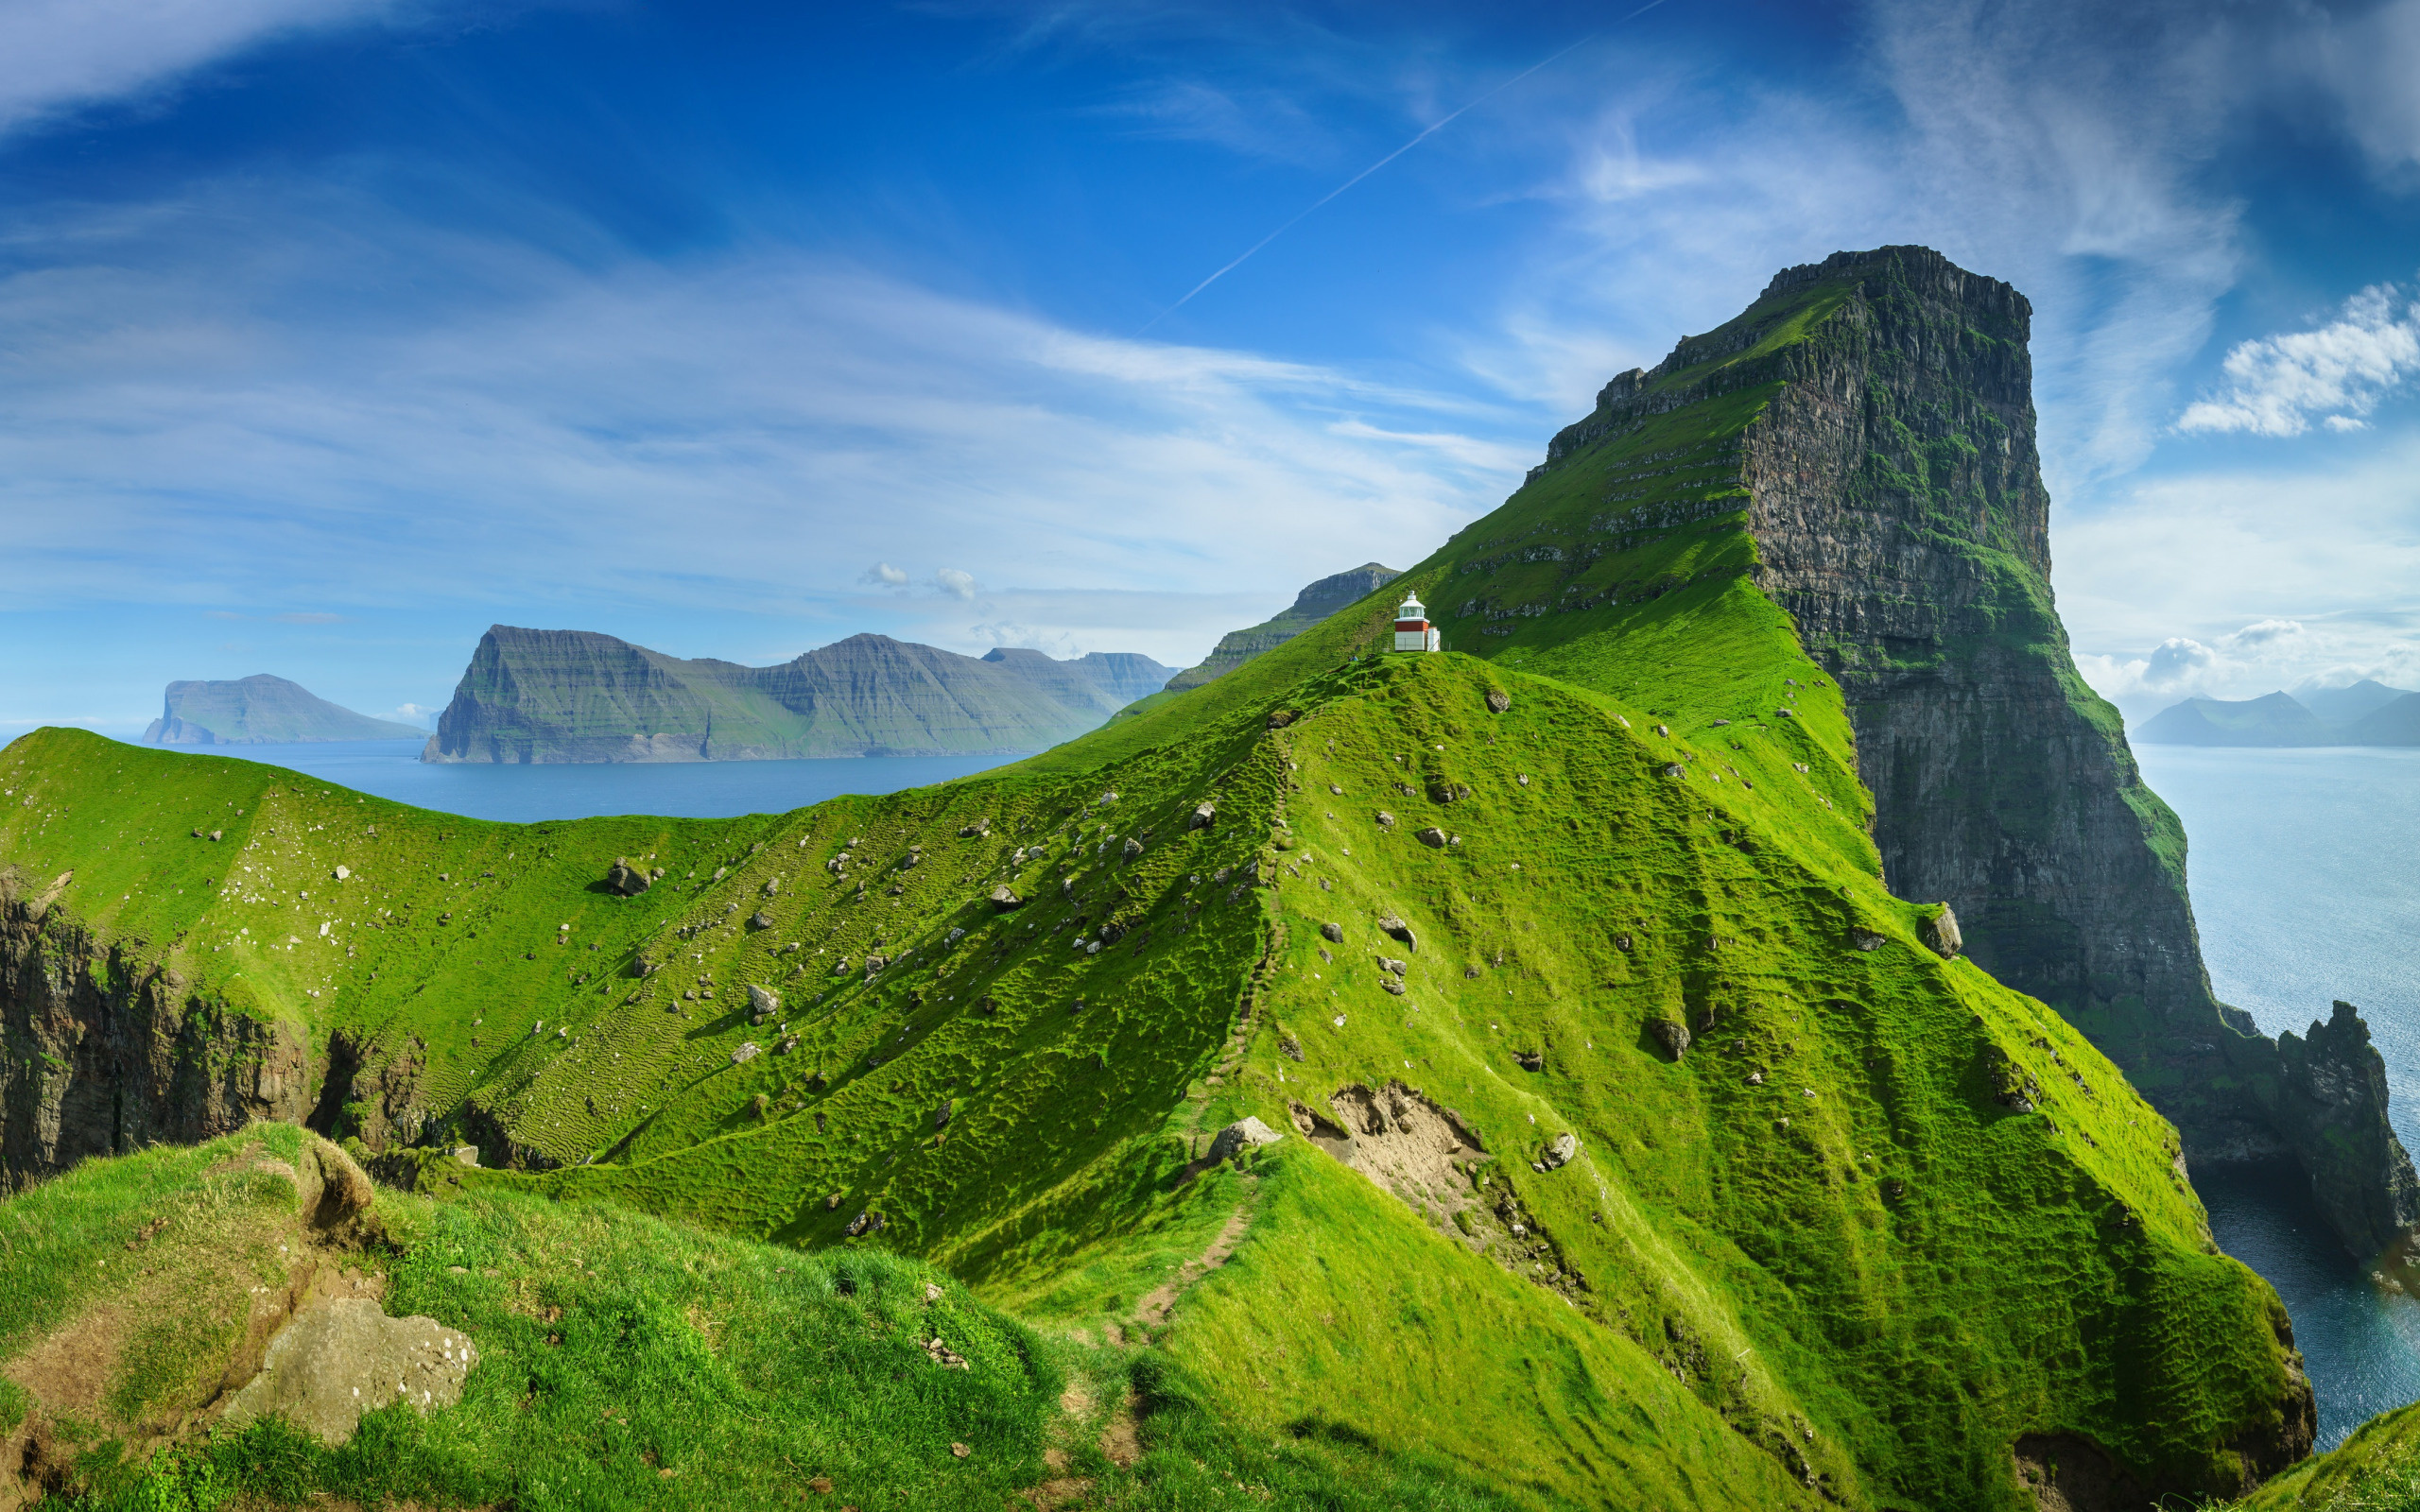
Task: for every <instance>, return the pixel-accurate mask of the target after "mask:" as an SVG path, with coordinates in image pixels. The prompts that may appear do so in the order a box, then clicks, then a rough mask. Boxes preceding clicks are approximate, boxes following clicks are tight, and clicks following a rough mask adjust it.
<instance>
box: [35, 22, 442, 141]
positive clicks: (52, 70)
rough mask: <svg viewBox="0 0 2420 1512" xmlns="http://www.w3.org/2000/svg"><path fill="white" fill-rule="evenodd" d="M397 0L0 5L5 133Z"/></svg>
mask: <svg viewBox="0 0 2420 1512" xmlns="http://www.w3.org/2000/svg"><path fill="white" fill-rule="evenodd" d="M397 6H398V0H9V3H8V4H6V5H0V132H6V131H9V130H10V129H16V128H19V127H22V126H25V125H27V124H29V123H32V122H37V121H40V120H43V119H44V118H46V117H49V116H52V115H55V114H57V113H58V112H61V111H63V110H68V109H72V108H74V107H76V106H79V105H86V104H91V103H94V102H95V101H101V100H110V99H116V98H119V97H121V96H125V95H128V94H135V93H137V92H139V91H143V90H147V89H151V88H154V87H157V86H159V85H161V84H164V83H165V82H167V81H169V80H171V79H174V78H176V77H179V76H181V75H182V74H185V73H187V72H188V71H190V70H192V69H194V68H197V67H199V66H200V65H202V64H204V63H208V62H210V61H212V60H215V59H217V58H220V57H224V56H226V55H228V54H231V53H233V52H235V51H237V50H239V49H241V48H244V47H248V46H251V45H253V44H256V43H261V42H264V41H267V40H268V39H271V38H274V37H277V36H280V35H284V34H287V33H292V32H296V31H301V30H304V29H307V28H311V27H319V26H337V25H341V24H344V23H347V22H358V21H363V20H367V19H371V18H373V17H377V16H381V15H385V14H389V13H390V12H392V11H393V10H395V9H397Z"/></svg>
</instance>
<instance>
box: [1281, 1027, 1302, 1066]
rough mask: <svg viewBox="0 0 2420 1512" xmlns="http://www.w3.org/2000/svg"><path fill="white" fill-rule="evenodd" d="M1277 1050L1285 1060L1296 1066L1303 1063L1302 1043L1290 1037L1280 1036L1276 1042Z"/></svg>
mask: <svg viewBox="0 0 2420 1512" xmlns="http://www.w3.org/2000/svg"><path fill="white" fill-rule="evenodd" d="M1277 1049H1278V1052H1279V1053H1280V1054H1282V1055H1283V1056H1285V1057H1286V1058H1287V1059H1288V1060H1290V1061H1292V1062H1294V1063H1295V1064H1296V1065H1298V1066H1299V1065H1301V1064H1302V1063H1303V1041H1301V1040H1297V1039H1295V1038H1294V1037H1293V1036H1292V1035H1290V1034H1289V1035H1281V1036H1280V1037H1279V1038H1278V1040H1277Z"/></svg>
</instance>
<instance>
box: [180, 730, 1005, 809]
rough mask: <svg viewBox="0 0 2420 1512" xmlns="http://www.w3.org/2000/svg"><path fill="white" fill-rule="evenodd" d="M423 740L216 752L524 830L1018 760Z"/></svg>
mask: <svg viewBox="0 0 2420 1512" xmlns="http://www.w3.org/2000/svg"><path fill="white" fill-rule="evenodd" d="M421 745H422V743H421V742H420V741H417V740H338V741H327V742H323V743H320V744H316V745H305V746H211V747H202V748H201V752H200V753H201V754H203V755H209V756H237V757H241V758H242V759H244V760H246V761H255V762H267V763H268V764H269V765H273V766H286V767H291V768H292V769H294V770H295V771H298V772H303V773H307V774H308V775H310V776H312V777H317V778H320V779H323V780H325V781H327V782H340V783H342V784H343V785H344V786H346V787H350V788H353V789H355V790H356V791H359V792H363V793H375V794H377V795H378V796H379V797H380V798H389V799H394V800H395V801H396V802H398V803H409V804H412V805H414V806H416V807H419V808H424V809H437V810H439V811H441V812H442V813H446V814H461V815H467V816H470V817H472V818H475V819H505V820H510V821H511V822H512V823H516V824H528V823H533V822H535V821H537V820H539V819H579V818H587V817H590V816H594V815H599V814H665V815H673V816H681V817H685V818H698V819H718V818H728V817H730V816H733V815H736V814H780V813H783V812H785V811H787V810H789V809H796V808H804V807H805V806H806V805H807V804H809V803H821V802H822V801H823V800H824V799H827V798H838V797H839V796H840V795H841V794H843V793H895V792H897V791H899V790H900V789H901V788H903V787H922V786H924V785H925V783H927V782H947V781H949V780H950V779H951V778H953V777H964V776H966V775H967V774H968V773H970V772H979V771H982V770H984V769H986V768H987V767H993V766H997V765H1001V764H1002V763H1004V762H1009V761H1013V760H1015V759H1016V758H1014V757H1011V756H861V757H855V758H847V759H842V760H837V761H804V762H644V763H642V762H630V763H614V764H604V763H599V764H594V765H591V764H586V763H582V764H579V765H539V766H497V765H485V764H474V763H464V764H462V765H452V764H444V765H423V763H422V762H421V760H420V751H421Z"/></svg>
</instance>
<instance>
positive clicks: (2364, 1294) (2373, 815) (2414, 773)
mask: <svg viewBox="0 0 2420 1512" xmlns="http://www.w3.org/2000/svg"><path fill="white" fill-rule="evenodd" d="M2135 758H2136V759H2137V760H2138V761H2140V762H2141V763H2142V766H2143V775H2144V776H2145V777H2146V778H2148V779H2149V780H2150V782H2151V784H2152V787H2153V788H2155V789H2156V790H2157V791H2158V793H2159V795H2160V797H2162V798H2164V799H2168V801H2169V805H2170V806H2171V807H2173V808H2174V809H2175V810H2176V812H2177V813H2178V814H2179V815H2181V816H2183V817H2184V820H2185V833H2186V838H2187V843H2188V844H2189V846H2190V848H2191V849H2190V851H2189V853H2188V860H2187V879H2188V881H2189V882H2190V884H2191V886H2192V890H2193V913H2194V917H2195V919H2197V920H2198V921H2199V923H2200V924H2201V928H2202V954H2203V957H2204V959H2205V960H2207V961H2208V962H2209V966H2210V982H2211V985H2212V986H2214V987H2216V988H2218V992H2219V996H2220V997H2221V998H2223V999H2224V1000H2226V1001H2227V1002H2229V1003H2233V1004H2235V1005H2238V1006H2239V1007H2242V1008H2245V1009H2248V1010H2249V1011H2250V1012H2251V1014H2252V1016H2253V1017H2254V1018H2255V1019H2256V1020H2258V1021H2259V1023H2260V1027H2261V1028H2263V1029H2265V1030H2267V1031H2268V1032H2269V1033H2271V1034H2275V1033H2277V1032H2279V1031H2280V1030H2285V1029H2291V1030H2293V1031H2295V1032H2296V1033H2302V1032H2304V1031H2306V1030H2308V1028H2309V1026H2310V1022H2311V1021H2312V1020H2313V1019H2322V1018H2325V1017H2326V1016H2327V1011H2328V1005H2329V1004H2331V1003H2332V1002H2333V1001H2334V1000H2336V999H2338V998H2342V999H2344V1000H2345V1001H2346V1002H2348V1003H2353V1004H2356V1005H2359V1007H2360V1010H2361V1017H2362V1018H2363V1019H2365V1020H2367V1021H2368V1022H2369V1025H2370V1036H2371V1039H2372V1040H2374V1041H2375V1042H2376V1043H2377V1047H2378V1054H2379V1056H2380V1057H2382V1058H2383V1059H2384V1060H2385V1061H2386V1074H2387V1084H2388V1087H2389V1090H2390V1091H2391V1092H2392V1094H2393V1098H2394V1102H2393V1116H2394V1127H2395V1132H2396V1133H2398V1134H2400V1135H2401V1136H2402V1137H2403V1143H2404V1144H2405V1146H2406V1147H2407V1148H2411V1149H2420V866H2415V865H2414V864H2413V861H2414V857H2415V856H2420V750H2357V749H2319V750H2229V749H2205V748H2201V747H2186V746H2137V747H2135ZM2193 1184H2194V1186H2195V1187H2196V1189H2198V1190H2199V1191H2200V1192H2201V1194H2202V1199H2203V1200H2204V1202H2205V1203H2207V1204H2208V1205H2209V1209H2210V1227H2211V1228H2212V1229H2213V1230H2215V1231H2216V1233H2217V1234H2218V1238H2219V1243H2220V1244H2221V1246H2224V1247H2225V1249H2226V1251H2227V1253H2229V1254H2231V1255H2234V1256H2236V1257H2237V1258H2238V1259H2239V1260H2241V1261H2243V1263H2246V1264H2248V1265H2250V1266H2251V1267H2252V1268H2253V1269H2255V1270H2256V1271H2258V1272H2259V1273H2260V1274H2261V1275H2263V1276H2265V1277H2267V1278H2268V1279H2269V1282H2270V1284H2271V1285H2273V1286H2274V1287H2276V1288H2277V1294H2278V1295H2279V1296H2280V1297H2284V1298H2285V1300H2286V1310H2287V1312H2288V1313H2290V1314H2292V1316H2293V1320H2294V1342H2295V1343H2297V1344H2299V1345H2300V1346H2301V1347H2302V1350H2303V1358H2304V1359H2305V1361H2306V1362H2307V1363H2308V1365H2309V1367H2310V1375H2311V1383H2312V1384H2313V1386H2314V1387H2316V1388H2317V1390H2318V1393H2319V1442H2320V1447H2321V1448H2323V1449H2327V1448H2332V1447H2334V1446H2335V1445H2336V1444H2337V1443H2338V1442H2339V1441H2341V1440H2342V1438H2343V1436H2344V1435H2346V1434H2348V1433H2350V1432H2351V1431H2352V1430H2353V1429H2354V1428H2356V1427H2358V1426H2359V1424H2360V1422H2361V1420H2362V1419H2364V1418H2366V1417H2371V1416H2372V1415H2374V1414H2377V1413H2379V1412H2383V1411H2385V1410H2386V1409H2388V1408H2390V1407H2400V1406H2402V1405H2404V1404H2405V1403H2407V1402H2411V1401H2420V1301H2415V1300H2413V1299H2411V1298H2410V1297H2380V1296H2378V1295H2377V1292H2376V1291H2375V1290H2374V1289H2373V1288H2372V1287H2371V1286H2370V1285H2369V1283H2368V1282H2367V1281H2366V1280H2364V1279H2363V1278H2362V1276H2361V1275H2360V1273H2359V1271H2358V1270H2357V1269H2356V1268H2355V1266H2354V1264H2353V1263H2352V1261H2351V1260H2350V1259H2348V1258H2347V1257H2346V1256H2345V1255H2344V1253H2343V1251H2342V1249H2341V1248H2340V1247H2339V1246H2337V1244H2336V1241H2335V1239H2334V1238H2333V1237H2332V1236H2331V1235H2330V1234H2329V1233H2328V1231H2327V1229H2326V1227H2325V1224H2324V1223H2323V1222H2322V1221H2321V1219H2320V1217H2319V1215H2318V1213H2317V1212H2316V1211H2314V1210H2313V1208H2312V1206H2311V1204H2310V1201H2309V1198H2308V1194H2307V1193H2305V1192H2303V1191H2301V1190H2298V1189H2297V1184H2296V1183H2295V1182H2293V1181H2290V1180H2281V1179H2279V1178H2278V1177H2276V1176H2275V1175H2273V1174H2266V1173H2249V1172H2232V1173H2230V1172H2225V1171H2221V1170H2198V1169H2197V1170H2196V1171H2195V1172H2194V1173H2193Z"/></svg>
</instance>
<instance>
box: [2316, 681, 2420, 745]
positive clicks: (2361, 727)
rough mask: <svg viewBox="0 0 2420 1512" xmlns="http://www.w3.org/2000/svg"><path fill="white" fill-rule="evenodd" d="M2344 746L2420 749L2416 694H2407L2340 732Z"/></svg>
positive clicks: (2419, 696) (2418, 698) (2419, 705)
mask: <svg viewBox="0 0 2420 1512" xmlns="http://www.w3.org/2000/svg"><path fill="white" fill-rule="evenodd" d="M2336 739H2337V741H2338V743H2340V744H2342V745H2346V746H2420V693H2407V694H2405V695H2403V696H2401V697H2399V698H2397V699H2395V700H2394V702H2393V703H2390V704H2387V705H2385V706H2384V707H2382V708H2379V709H2375V710H2373V711H2371V712H2370V713H2368V714H2365V715H2363V716H2362V717H2361V718H2359V719H2358V720H2356V721H2354V722H2353V723H2352V724H2349V725H2347V726H2345V727H2344V728H2343V730H2342V731H2341V732H2339V733H2338V735H2337V737H2336Z"/></svg>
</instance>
